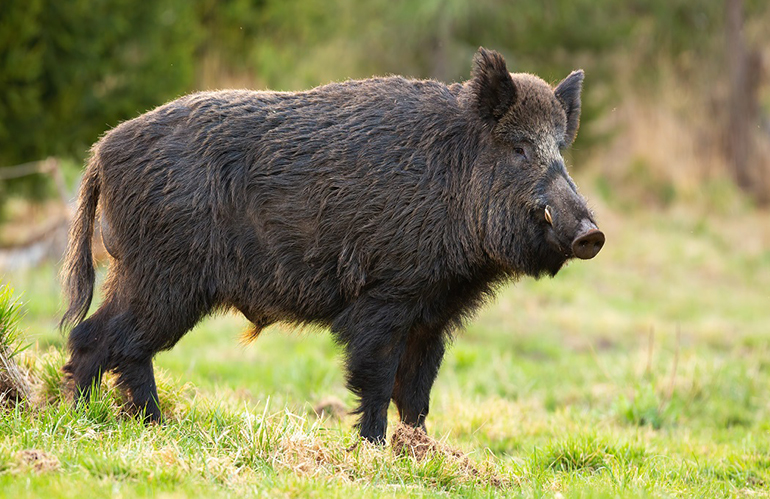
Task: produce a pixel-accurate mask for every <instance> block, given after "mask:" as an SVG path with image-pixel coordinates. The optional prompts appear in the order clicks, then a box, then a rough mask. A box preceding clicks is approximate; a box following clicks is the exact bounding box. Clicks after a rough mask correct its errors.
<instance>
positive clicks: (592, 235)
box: [572, 229, 604, 260]
mask: <svg viewBox="0 0 770 499" xmlns="http://www.w3.org/2000/svg"><path fill="white" fill-rule="evenodd" d="M602 246H604V233H603V232H602V231H600V230H599V229H590V230H588V231H586V232H584V233H582V234H580V235H579V236H578V237H576V238H575V240H574V241H572V252H573V253H574V254H575V256H576V257H578V258H580V259H581V260H590V259H591V258H593V257H595V256H596V255H597V254H598V253H599V250H601V249H602Z"/></svg>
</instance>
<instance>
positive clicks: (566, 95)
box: [553, 69, 585, 144]
mask: <svg viewBox="0 0 770 499" xmlns="http://www.w3.org/2000/svg"><path fill="white" fill-rule="evenodd" d="M584 76H585V75H584V73H583V70H582V69H578V70H577V71H573V72H571V73H570V74H569V76H568V77H566V78H564V80H563V81H562V82H561V83H559V84H558V85H557V86H556V88H555V89H554V90H553V93H554V95H556V98H557V99H559V102H560V103H561V106H562V107H563V108H564V112H565V113H567V133H566V137H565V138H566V140H567V143H568V144H572V142H573V141H574V140H575V136H576V135H577V131H578V127H579V126H580V92H581V91H582V90H583V77H584Z"/></svg>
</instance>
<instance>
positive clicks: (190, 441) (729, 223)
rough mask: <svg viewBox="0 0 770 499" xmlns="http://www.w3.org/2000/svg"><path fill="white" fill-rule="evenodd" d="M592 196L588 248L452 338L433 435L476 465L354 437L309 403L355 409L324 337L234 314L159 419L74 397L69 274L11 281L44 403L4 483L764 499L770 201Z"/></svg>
mask: <svg viewBox="0 0 770 499" xmlns="http://www.w3.org/2000/svg"><path fill="white" fill-rule="evenodd" d="M597 211H599V218H600V221H601V222H602V228H603V229H604V231H605V233H606V234H607V245H606V246H605V248H604V250H603V251H602V252H601V253H600V254H599V256H598V257H597V258H596V259H594V260H592V261H588V262H575V263H572V264H571V265H569V266H568V267H567V268H566V269H564V270H563V271H562V272H561V273H560V274H559V275H558V276H557V277H556V278H555V279H546V280H541V281H533V280H523V281H521V282H519V283H516V284H515V285H510V286H508V287H506V288H504V289H503V290H501V292H500V294H499V296H498V299H497V300H496V301H495V302H494V303H490V304H489V305H488V306H487V307H485V308H484V309H483V310H482V311H481V312H480V313H479V315H478V317H477V318H476V319H475V320H474V321H472V322H471V323H469V324H468V326H467V328H466V330H464V331H461V332H459V333H458V334H457V337H456V340H455V342H454V344H453V346H452V348H451V349H450V350H449V352H448V354H447V356H446V359H445V362H444V365H443V367H442V370H441V372H440V374H439V378H438V381H437V383H436V386H435V388H434V391H433V397H432V403H431V415H430V417H429V418H428V431H429V433H430V435H431V436H432V437H434V438H435V439H437V440H438V441H440V442H441V443H442V444H443V445H445V446H449V447H452V448H455V449H458V450H460V451H461V452H462V453H463V454H464V455H465V456H467V460H466V459H465V458H463V457H458V455H457V454H452V453H442V452H437V453H434V454H429V455H428V456H427V457H426V458H424V459H421V460H420V459H416V458H414V457H411V456H409V455H406V454H399V453H396V452H393V450H392V448H391V446H390V445H388V446H385V447H372V446H369V445H364V444H359V445H358V446H353V444H354V443H355V442H356V441H357V439H356V435H355V433H354V432H353V430H352V429H351V425H352V423H353V422H354V418H353V417H352V416H348V415H343V416H342V417H341V418H339V419H338V418H335V417H327V416H324V417H322V418H320V419H319V418H318V417H316V415H315V413H314V411H313V409H312V408H313V406H314V405H315V404H317V403H319V402H320V401H322V400H323V399H326V398H329V397H336V398H337V399H340V400H341V402H342V403H343V404H344V405H345V406H346V407H347V408H348V409H349V408H352V407H353V406H354V400H353V398H352V396H351V395H350V394H348V393H347V392H346V390H345V388H344V383H343V376H342V372H341V369H340V355H339V353H340V352H339V350H338V348H337V347H336V346H335V345H334V343H333V342H332V340H331V338H330V336H329V334H328V333H327V332H325V331H296V330H290V329H287V328H285V327H281V326H275V327H273V328H271V329H269V330H268V331H266V332H265V333H264V334H263V335H262V336H261V337H260V338H259V339H258V341H256V342H255V343H253V344H250V345H246V346H244V345H242V344H241V343H239V341H238V338H239V335H240V333H241V332H242V331H243V330H244V329H245V328H246V327H247V324H246V321H245V320H244V319H243V318H241V317H238V316H235V315H222V316H216V317H212V318H209V319H208V320H206V321H205V322H203V323H202V324H200V325H199V326H198V327H197V328H196V329H195V330H194V331H192V332H190V333H189V334H188V335H187V336H186V337H185V338H184V339H183V340H182V341H181V342H180V343H179V344H178V345H177V347H176V348H175V349H173V350H172V351H170V352H165V353H162V354H160V355H158V357H157V358H156V374H157V375H158V377H159V383H160V391H161V404H162V407H163V410H164V413H165V415H166V423H165V424H163V425H151V426H148V427H145V426H143V425H142V424H139V423H137V422H136V421H134V420H133V419H131V418H128V417H125V416H123V415H122V414H121V413H120V410H119V409H118V404H119V401H118V398H119V396H118V395H117V394H116V393H115V392H114V390H112V389H106V390H104V391H103V392H102V394H101V395H99V396H98V397H97V398H95V399H94V400H93V401H92V403H91V405H90V406H89V407H88V408H86V409H83V410H80V411H75V410H73V409H72V408H71V407H70V405H69V404H68V403H67V402H66V401H62V399H61V397H58V396H57V382H58V376H59V374H58V368H59V367H60V366H61V364H62V362H63V359H62V349H63V345H64V338H63V337H62V336H61V335H60V334H59V333H58V332H56V331H55V329H54V327H55V323H56V321H57V314H58V312H59V309H60V307H61V305H60V302H59V289H58V283H57V280H56V278H55V275H56V272H57V269H56V268H55V267H54V266H49V267H45V268H39V269H34V270H31V271H28V272H24V273H16V274H11V275H6V276H5V277H4V278H3V281H4V282H5V283H8V284H10V285H11V286H12V287H13V288H14V289H15V290H16V294H17V295H18V296H19V297H20V299H21V301H22V302H23V309H24V310H25V312H26V315H25V316H24V317H23V319H22V321H21V327H22V329H23V335H22V341H24V342H25V343H31V344H32V346H31V347H30V348H29V349H27V350H26V351H24V352H22V353H21V354H19V355H18V356H17V359H19V360H20V362H21V363H22V364H23V365H25V366H27V367H28V368H29V369H31V370H32V371H33V373H35V374H36V375H37V377H38V378H40V379H41V380H42V381H41V382H40V387H41V390H42V391H43V393H44V394H45V395H46V396H48V398H49V400H48V402H46V403H44V404H40V406H39V407H37V408H35V409H23V408H16V409H11V410H9V411H7V412H6V413H4V414H2V416H1V417H0V497H14V498H18V497H30V496H38V497H242V496H258V495H267V496H278V497H306V496H308V497H313V496H314V497H346V498H347V497H380V496H396V497H403V496H426V497H434V496H437V497H441V496H483V497H486V496H497V495H499V496H511V497H519V496H520V497H770V492H769V490H770V214H768V213H766V212H759V211H755V210H746V212H745V213H744V212H743V210H741V209H737V208H733V209H724V210H721V211H719V212H718V213H711V212H710V211H709V210H708V209H706V208H703V209H695V208H690V209H677V208H672V209H669V210H667V211H665V212H664V211H651V212H643V211H641V210H634V211H633V212H628V213H625V212H618V211H616V210H609V209H604V208H602V207H601V206H600V207H599V208H598V210H597ZM395 427H396V418H395V412H394V410H393V409H391V414H390V432H391V433H392V431H393V429H394V428H395ZM351 447H354V448H352V449H351Z"/></svg>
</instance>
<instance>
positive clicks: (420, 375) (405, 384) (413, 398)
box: [393, 328, 445, 430]
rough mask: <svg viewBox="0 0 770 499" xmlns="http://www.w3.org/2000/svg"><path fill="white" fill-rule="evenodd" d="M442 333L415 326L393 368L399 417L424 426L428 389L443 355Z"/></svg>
mask: <svg viewBox="0 0 770 499" xmlns="http://www.w3.org/2000/svg"><path fill="white" fill-rule="evenodd" d="M444 341H445V340H444V334H443V332H441V331H438V332H434V331H426V330H424V329H423V328H414V329H413V330H412V331H410V334H409V338H408V339H407V341H406V348H405V349H404V353H403V354H402V355H401V361H400V362H399V364H398V371H396V382H395V385H394V386H393V401H394V402H395V403H396V407H398V413H399V416H400V417H401V421H402V422H404V423H406V424H408V425H410V426H414V427H419V428H422V429H423V430H425V417H426V416H427V415H428V408H429V403H430V390H431V388H432V387H433V382H434V381H435V380H436V375H437V374H438V369H439V367H440V366H441V360H442V359H443V357H444Z"/></svg>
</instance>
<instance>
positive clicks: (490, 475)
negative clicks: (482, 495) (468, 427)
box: [390, 424, 509, 487]
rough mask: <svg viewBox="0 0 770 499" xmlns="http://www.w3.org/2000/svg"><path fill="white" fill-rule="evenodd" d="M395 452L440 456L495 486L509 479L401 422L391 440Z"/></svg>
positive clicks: (414, 455)
mask: <svg viewBox="0 0 770 499" xmlns="http://www.w3.org/2000/svg"><path fill="white" fill-rule="evenodd" d="M390 444H391V447H392V449H393V453H394V454H396V455H407V456H410V457H412V458H414V459H415V460H417V461H422V460H424V459H426V458H427V459H431V458H434V457H436V456H440V457H442V458H443V459H445V460H446V461H447V462H448V463H450V464H452V465H455V466H457V469H458V470H460V471H461V472H462V473H465V474H467V475H468V477H469V478H473V479H475V480H477V481H479V482H488V483H489V484H490V485H492V486H494V487H506V486H507V485H509V483H508V480H506V479H505V478H503V477H501V476H499V475H497V474H496V473H495V472H494V470H492V469H491V468H490V467H489V466H479V465H477V464H476V463H474V462H473V461H471V460H470V459H469V458H468V456H466V455H465V454H463V453H462V452H461V451H459V450H457V449H454V448H452V447H450V446H448V445H446V444H444V443H443V442H439V441H438V440H435V439H433V438H431V437H429V436H428V435H427V434H426V433H425V432H424V431H423V430H421V429H419V428H414V427H411V426H408V425H405V424H399V425H398V426H397V427H396V430H395V431H394V432H393V437H392V438H391V440H390Z"/></svg>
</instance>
